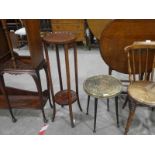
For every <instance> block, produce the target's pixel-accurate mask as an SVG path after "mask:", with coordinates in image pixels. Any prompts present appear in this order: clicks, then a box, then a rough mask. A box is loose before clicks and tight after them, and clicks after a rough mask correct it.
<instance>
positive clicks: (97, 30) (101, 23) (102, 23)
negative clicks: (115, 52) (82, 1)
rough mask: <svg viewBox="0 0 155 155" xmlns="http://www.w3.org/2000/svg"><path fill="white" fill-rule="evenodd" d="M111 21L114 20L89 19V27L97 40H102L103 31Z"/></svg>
mask: <svg viewBox="0 0 155 155" xmlns="http://www.w3.org/2000/svg"><path fill="white" fill-rule="evenodd" d="M111 21H112V19H87V23H88V27H89V29H90V30H91V32H92V33H93V35H94V36H95V38H96V39H97V40H100V36H101V34H102V31H103V30H104V29H105V27H106V26H107V25H108V24H109V23H110V22H111Z"/></svg>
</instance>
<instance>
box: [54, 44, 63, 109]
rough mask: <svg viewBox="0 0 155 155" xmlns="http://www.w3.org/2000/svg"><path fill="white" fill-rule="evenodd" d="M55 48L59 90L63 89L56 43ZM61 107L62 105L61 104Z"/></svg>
mask: <svg viewBox="0 0 155 155" xmlns="http://www.w3.org/2000/svg"><path fill="white" fill-rule="evenodd" d="M55 49H56V58H57V66H58V75H59V82H60V90H61V91H62V90H63V84H62V76H61V65H60V56H59V48H58V45H55ZM61 107H63V105H61Z"/></svg>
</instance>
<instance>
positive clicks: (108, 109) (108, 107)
mask: <svg viewBox="0 0 155 155" xmlns="http://www.w3.org/2000/svg"><path fill="white" fill-rule="evenodd" d="M107 111H110V106H109V98H107Z"/></svg>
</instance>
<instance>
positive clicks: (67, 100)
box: [43, 32, 82, 127]
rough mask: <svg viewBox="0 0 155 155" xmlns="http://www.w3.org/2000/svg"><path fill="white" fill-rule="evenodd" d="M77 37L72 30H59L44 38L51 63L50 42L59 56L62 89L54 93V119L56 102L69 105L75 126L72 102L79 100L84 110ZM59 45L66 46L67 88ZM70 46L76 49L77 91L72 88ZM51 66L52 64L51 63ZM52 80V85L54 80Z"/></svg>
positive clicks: (58, 64)
mask: <svg viewBox="0 0 155 155" xmlns="http://www.w3.org/2000/svg"><path fill="white" fill-rule="evenodd" d="M75 41H76V37H75V36H74V35H73V34H72V33H70V32H57V33H48V34H47V35H46V36H45V37H44V38H43V42H44V47H45V53H46V57H47V60H48V65H49V56H48V49H47V46H48V44H52V45H54V46H55V49H56V58H57V66H58V75H59V83H60V91H59V92H57V93H56V94H55V95H54V103H53V104H54V108H53V118H52V120H53V121H54V118H55V114H56V107H55V103H57V104H59V105H62V106H65V105H68V106H69V113H70V120H71V126H72V127H74V122H73V112H72V104H73V103H74V102H75V101H77V103H78V106H79V109H80V110H81V111H82V108H81V105H80V100H79V91H78V64H77V49H76V42H75ZM59 45H63V46H64V52H65V64H66V76H67V89H64V88H63V82H62V74H61V64H60V58H59V48H58V46H59ZM69 47H73V49H74V67H75V86H76V91H73V90H71V83H70V65H69V58H68V49H69ZM49 67H50V65H49ZM50 81H51V87H52V88H53V85H52V80H50Z"/></svg>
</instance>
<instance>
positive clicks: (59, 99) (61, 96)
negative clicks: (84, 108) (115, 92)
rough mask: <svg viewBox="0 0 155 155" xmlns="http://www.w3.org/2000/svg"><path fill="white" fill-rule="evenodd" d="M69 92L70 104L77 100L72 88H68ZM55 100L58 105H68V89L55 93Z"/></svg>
mask: <svg viewBox="0 0 155 155" xmlns="http://www.w3.org/2000/svg"><path fill="white" fill-rule="evenodd" d="M70 93H71V104H73V103H74V102H75V101H76V100H77V95H76V92H75V91H73V90H70ZM55 102H56V103H58V104H59V105H68V103H69V98H68V91H67V90H63V91H59V92H57V93H56V94H55Z"/></svg>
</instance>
